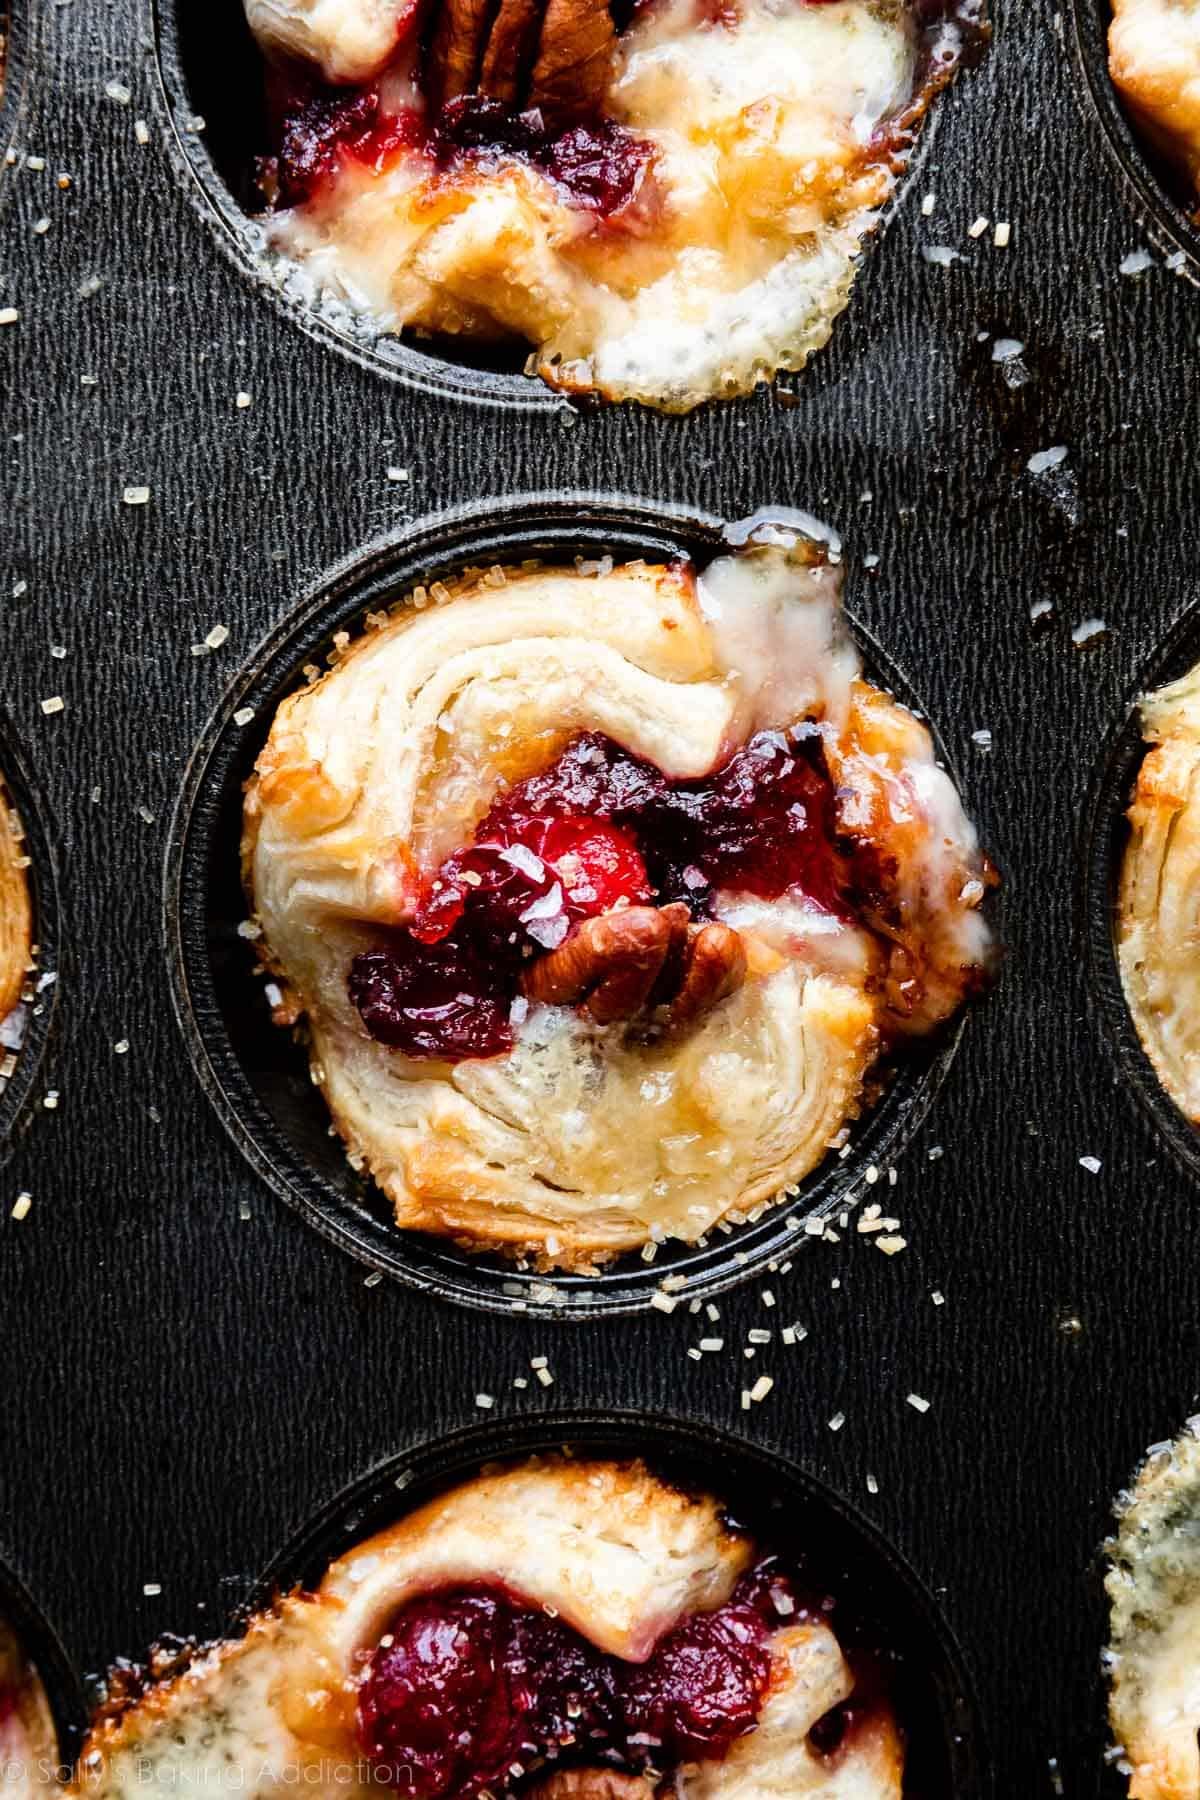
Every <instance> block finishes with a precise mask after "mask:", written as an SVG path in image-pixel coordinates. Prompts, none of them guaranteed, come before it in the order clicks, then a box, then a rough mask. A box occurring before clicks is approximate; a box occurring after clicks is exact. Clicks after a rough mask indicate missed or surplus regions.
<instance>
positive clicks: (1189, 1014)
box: [1117, 669, 1200, 1124]
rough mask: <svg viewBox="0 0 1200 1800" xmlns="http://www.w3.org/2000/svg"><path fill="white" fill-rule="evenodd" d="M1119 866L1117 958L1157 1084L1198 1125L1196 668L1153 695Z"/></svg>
mask: <svg viewBox="0 0 1200 1800" xmlns="http://www.w3.org/2000/svg"><path fill="white" fill-rule="evenodd" d="M1142 728H1143V731H1144V733H1145V736H1146V738H1147V740H1148V741H1149V743H1150V744H1151V746H1152V748H1151V749H1150V752H1149V754H1148V755H1147V756H1146V758H1145V760H1144V762H1143V763H1142V766H1141V769H1140V770H1139V772H1138V778H1137V784H1136V786H1135V789H1134V795H1133V801H1132V804H1131V805H1130V808H1129V824H1130V834H1129V842H1128V844H1127V846H1126V849H1125V855H1124V859H1123V862H1122V867H1121V882H1120V893H1119V898H1118V913H1117V952H1118V960H1119V963H1120V969H1121V981H1122V984H1123V986H1124V989H1125V996H1126V999H1127V1000H1128V1002H1129V1008H1130V1011H1131V1013H1132V1015H1133V1021H1134V1024H1135V1026H1136V1028H1137V1032H1138V1036H1139V1037H1140V1039H1141V1041H1142V1045H1143V1048H1144V1049H1145V1051H1146V1054H1147V1056H1148V1057H1149V1058H1150V1060H1151V1062H1152V1063H1153V1065H1154V1068H1155V1072H1156V1073H1157V1075H1158V1078H1159V1080H1160V1081H1161V1082H1162V1084H1163V1086H1164V1087H1165V1088H1166V1090H1167V1092H1168V1093H1169V1094H1170V1096H1171V1098H1172V1099H1173V1100H1174V1102H1175V1104H1176V1105H1177V1106H1178V1107H1179V1108H1180V1110H1181V1112H1183V1113H1184V1115H1185V1116H1186V1117H1187V1118H1189V1119H1190V1120H1191V1121H1192V1122H1193V1123H1194V1124H1195V1123H1200V930H1198V921H1200V669H1192V670H1190V671H1189V672H1188V674H1186V675H1185V676H1183V678H1182V679H1181V680H1179V681H1177V682H1174V683H1172V684H1171V685H1170V686H1169V687H1165V688H1162V689H1161V690H1160V691H1159V692H1158V693H1155V694H1150V695H1148V696H1147V697H1146V699H1145V700H1144V701H1143V703H1142Z"/></svg>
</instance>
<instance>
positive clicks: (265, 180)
mask: <svg viewBox="0 0 1200 1800" xmlns="http://www.w3.org/2000/svg"><path fill="white" fill-rule="evenodd" d="M267 118H268V128H269V133H270V138H271V141H272V143H274V144H275V145H277V146H278V148H277V150H276V154H275V155H274V156H270V157H263V158H261V159H260V161H259V164H258V182H259V186H260V187H261V188H262V190H263V192H264V193H265V194H267V195H268V196H269V197H270V198H271V199H276V198H277V199H278V200H279V201H280V203H281V204H282V205H284V206H299V205H302V204H303V203H304V201H306V200H311V199H312V198H313V196H314V195H315V194H317V193H319V192H320V190H321V189H322V188H323V187H325V186H326V185H327V184H328V183H329V182H330V181H332V180H333V178H334V176H335V175H336V174H337V172H338V169H339V168H340V167H341V165H342V163H343V162H345V161H347V160H349V161H353V162H358V163H362V164H363V165H364V166H366V167H369V168H374V169H375V170H377V171H378V170H381V169H382V168H383V166H384V164H385V163H386V161H387V159H388V158H389V156H391V155H392V154H393V153H394V152H395V151H397V150H400V149H414V148H417V147H418V146H421V145H423V144H424V141H425V136H426V132H425V124H424V120H423V118H422V116H421V114H420V113H419V112H416V111H414V110H413V109H411V108H408V109H402V110H400V111H392V110H388V109H387V108H386V107H385V106H384V104H383V100H382V98H381V95H380V90H379V88H378V86H374V87H333V86H331V85H330V84H329V83H327V82H323V81H321V80H320V79H319V77H317V76H315V75H312V74H310V73H309V72H308V70H306V69H304V68H301V67H300V66H299V65H297V64H288V65H287V67H286V68H276V67H271V68H270V69H269V70H268V73H267Z"/></svg>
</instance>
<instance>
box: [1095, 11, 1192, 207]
mask: <svg viewBox="0 0 1200 1800" xmlns="http://www.w3.org/2000/svg"><path fill="white" fill-rule="evenodd" d="M1108 62H1109V69H1110V71H1111V73H1112V78H1113V81H1114V82H1115V84H1116V86H1117V88H1118V89H1119V90H1120V92H1121V94H1122V96H1123V98H1124V100H1125V102H1126V104H1127V105H1128V107H1129V109H1130V111H1131V112H1132V113H1133V115H1134V117H1135V119H1136V120H1137V123H1138V124H1139V125H1140V126H1141V128H1142V130H1143V131H1144V132H1145V133H1146V135H1147V137H1148V138H1149V139H1150V140H1151V142H1152V143H1153V144H1154V145H1155V146H1156V147H1157V148H1158V149H1159V150H1160V151H1162V152H1163V154H1164V155H1165V156H1168V157H1170V159H1171V160H1172V161H1173V162H1175V163H1177V164H1178V165H1179V166H1180V168H1181V169H1182V170H1183V173H1184V174H1185V175H1186V177H1187V179H1188V182H1189V184H1190V185H1191V186H1192V187H1193V188H1194V189H1196V190H1197V194H1198V195H1200V4H1198V3H1197V0H1113V8H1112V24H1111V26H1110V28H1109V34H1108Z"/></svg>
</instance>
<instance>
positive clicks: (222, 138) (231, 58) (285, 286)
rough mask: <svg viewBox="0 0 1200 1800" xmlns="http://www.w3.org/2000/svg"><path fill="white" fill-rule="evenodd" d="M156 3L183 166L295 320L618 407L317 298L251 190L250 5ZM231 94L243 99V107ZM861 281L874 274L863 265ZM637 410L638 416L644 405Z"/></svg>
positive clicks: (431, 361) (429, 367) (441, 374)
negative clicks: (227, 124)
mask: <svg viewBox="0 0 1200 1800" xmlns="http://www.w3.org/2000/svg"><path fill="white" fill-rule="evenodd" d="M149 4H150V5H151V7H152V14H153V32H154V41H155V46H156V51H157V66H158V73H159V83H160V88H159V97H160V99H161V102H162V105H163V109H164V112H165V114H166V120H167V129H168V139H169V144H170V148H171V155H172V162H173V165H174V167H175V169H176V171H177V172H178V173H179V175H180V176H181V177H182V178H183V181H184V183H185V186H186V187H187V189H188V191H189V193H190V196H191V198H192V200H193V201H194V202H195V203H197V204H198V206H199V210H200V212H201V214H202V215H203V217H204V219H205V222H206V223H207V224H208V226H209V227H210V228H211V229H212V230H213V232H214V235H215V237H216V240H217V242H218V244H219V245H220V247H221V249H222V251H223V252H224V253H225V254H226V255H227V256H229V257H231V258H232V260H233V262H234V263H235V265H236V266H237V267H238V269H239V270H240V271H241V272H242V274H244V275H246V276H248V277H250V278H251V279H252V280H253V281H254V283H255V284H256V285H257V286H258V287H259V288H261V289H262V290H263V291H264V293H265V294H267V295H268V296H269V297H270V299H271V300H272V301H273V302H274V303H275V305H276V306H278V307H279V308H280V309H281V310H282V312H283V313H284V314H285V315H286V316H287V318H288V319H289V320H290V321H291V322H292V323H293V324H295V325H297V326H299V327H300V329H301V330H303V331H306V332H308V333H310V334H311V335H313V336H314V337H316V338H317V339H319V340H320V341H322V342H323V343H325V344H327V345H329V346H331V347H334V348H336V349H337V350H338V351H340V352H341V353H342V354H343V355H345V356H349V357H350V358H352V359H353V360H354V361H355V362H357V363H359V364H360V365H361V366H363V367H364V368H368V369H371V370H373V371H374V372H375V373H377V374H380V375H384V376H388V377H391V378H392V379H394V380H398V381H401V382H404V383H405V384H406V385H407V386H410V387H412V388H415V389H417V390H418V391H420V392H423V393H425V394H427V395H429V396H431V397H434V398H439V399H443V400H452V401H454V400H457V401H466V402H469V403H474V404H476V405H479V406H485V407H496V408H501V409H504V410H507V411H509V412H531V413H541V414H550V415H553V414H555V413H559V414H561V413H562V412H564V411H567V412H570V411H573V410H574V409H576V408H579V407H581V406H582V407H591V406H593V405H605V404H607V403H606V402H604V401H602V400H600V399H599V398H598V397H597V396H594V395H590V394H583V395H569V394H567V393H565V392H560V391H558V390H555V389H553V388H550V387H549V386H547V385H546V384H545V383H544V382H543V381H542V380H541V379H540V377H537V376H530V375H528V374H526V373H524V365H525V363H526V361H527V360H528V358H529V355H530V353H531V352H532V350H533V349H534V346H533V345H532V344H528V343H526V342H525V341H524V340H518V341H514V342H513V343H512V344H510V345H506V346H503V347H501V348H500V349H498V350H496V351H494V352H491V353H489V350H488V348H487V346H484V345H481V344H479V343H477V342H472V341H471V340H470V339H466V338H464V340H463V341H462V343H461V344H456V343H455V342H453V341H452V340H449V339H444V338H439V339H431V338H430V339H423V338H422V337H421V335H420V334H418V333H416V332H406V333H405V334H404V335H403V336H402V337H395V336H391V335H389V334H386V333H377V332H374V331H372V329H371V327H370V324H369V321H365V320H364V319H362V318H360V317H358V316H356V315H355V313H354V310H353V309H352V308H351V307H350V306H349V305H348V304H347V303H346V302H344V301H342V300H340V299H338V298H336V297H334V296H332V295H330V294H329V293H321V292H318V291H316V290H315V289H314V287H313V286H312V284H311V283H310V282H309V280H308V279H307V277H306V275H305V273H304V271H303V269H302V267H301V266H300V265H299V264H297V263H295V262H293V261H291V260H289V259H287V258H285V257H283V256H281V255H279V254H278V253H276V252H274V251H272V250H271V248H270V246H269V244H268V241H267V236H266V232H265V229H264V220H265V219H266V216H267V215H266V209H265V205H264V206H262V208H261V213H260V211H259V206H258V202H257V199H256V197H255V195H254V194H253V192H252V191H251V189H252V174H251V170H252V163H253V157H254V154H255V153H256V148H257V146H256V144H255V143H254V142H252V141H251V139H250V138H247V137H246V136H245V135H244V134H245V133H246V132H247V131H248V130H249V129H250V121H251V120H252V119H253V118H254V117H255V112H256V106H257V104H258V100H259V95H260V93H261V80H262V75H261V71H262V57H261V53H260V52H259V50H258V48H257V46H256V44H255V43H254V40H253V38H252V36H251V34H250V31H249V29H248V27H247V25H246V22H245V18H244V15H243V11H242V5H241V0H149ZM980 51H981V46H972V47H971V49H970V52H969V54H968V56H967V58H966V59H965V60H966V62H967V63H968V65H970V64H973V63H974V62H975V61H977V60H978V56H979V54H980ZM963 73H965V71H963ZM231 93H232V94H233V95H234V96H235V102H236V103H235V104H234V105H232V106H231V105H230V95H231ZM943 105H944V99H942V98H940V97H939V99H938V100H937V102H936V103H935V104H934V106H933V107H932V108H931V110H930V114H929V116H928V117H927V118H926V119H925V120H924V122H923V124H922V127H921V131H920V134H919V136H918V138H917V142H916V144H915V146H914V147H913V149H912V150H911V152H910V153H909V156H908V159H907V162H906V165H905V168H904V173H903V177H902V179H900V180H899V181H898V182H897V185H896V188H895V191H894V193H893V194H892V195H891V197H890V198H889V199H888V201H887V203H886V204H885V205H884V206H883V207H882V208H881V209H880V212H879V217H878V220H877V223H876V226H875V229H874V231H873V232H872V233H871V234H870V236H869V238H868V241H867V244H866V245H865V247H864V251H863V262H869V261H870V259H871V252H872V250H873V248H874V246H875V245H876V244H877V242H878V240H879V239H880V238H881V237H882V235H883V233H884V232H885V230H886V229H887V226H888V224H889V223H890V221H891V220H892V218H893V217H894V215H895V212H896V210H897V208H898V207H899V206H900V205H901V204H902V202H903V198H904V195H905V194H906V192H907V191H908V190H909V188H910V187H911V185H912V184H913V182H914V181H915V180H916V179H917V177H918V174H919V171H920V169H921V168H922V166H923V164H924V163H925V161H926V159H927V158H928V157H929V156H930V155H931V153H932V149H933V144H934V140H935V138H936V136H937V132H938V126H939V121H940V119H941V116H942V110H943ZM222 113H224V114H225V115H226V116H227V117H228V116H229V115H231V116H232V119H233V121H234V123H233V127H232V132H231V133H230V132H227V131H221V132H220V133H219V141H218V142H217V147H216V148H215V149H214V148H213V147H212V145H213V142H214V138H213V131H214V128H215V127H217V126H218V125H219V124H220V116H221V114H222ZM231 138H232V141H231ZM238 189H240V190H241V192H240V194H239V193H238V192H237V191H236V190H238ZM858 278H859V279H860V280H861V279H864V278H865V277H864V275H863V274H862V273H861V264H860V275H859V277H858ZM819 354H820V355H821V356H822V357H823V358H825V359H828V358H830V357H832V356H833V355H835V354H836V349H835V348H834V347H828V346H827V347H826V349H825V350H824V351H822V352H821V353H819ZM798 379H800V378H798V377H796V376H795V375H790V374H788V373H787V372H786V371H784V372H781V373H780V375H779V376H777V377H776V380H775V383H774V385H775V386H777V387H778V389H779V391H780V392H781V393H782V394H784V395H785V396H786V397H787V398H789V399H791V398H793V397H794V392H795V387H796V383H797V381H798ZM709 404H710V406H719V405H721V404H723V403H722V402H720V401H712V402H709ZM732 404H735V405H736V404H738V402H737V401H734V402H732ZM628 405H629V409H630V410H638V408H637V404H636V403H634V402H630V403H628Z"/></svg>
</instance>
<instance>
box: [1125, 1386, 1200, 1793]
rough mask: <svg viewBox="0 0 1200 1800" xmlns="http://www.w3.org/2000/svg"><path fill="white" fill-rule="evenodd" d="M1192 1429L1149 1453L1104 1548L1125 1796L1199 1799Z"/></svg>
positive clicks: (1197, 1532) (1199, 1612)
mask: <svg viewBox="0 0 1200 1800" xmlns="http://www.w3.org/2000/svg"><path fill="white" fill-rule="evenodd" d="M1198 1430H1200V1419H1191V1420H1189V1421H1188V1425H1187V1429H1186V1430H1185V1431H1184V1433H1183V1434H1182V1436H1180V1437H1179V1438H1177V1439H1176V1440H1175V1442H1174V1443H1170V1444H1161V1445H1158V1446H1156V1447H1155V1448H1154V1449H1153V1450H1152V1451H1151V1452H1150V1455H1149V1456H1148V1458H1147V1460H1146V1462H1145V1464H1144V1466H1143V1467H1142V1469H1141V1471H1140V1473H1139V1474H1138V1477H1137V1480H1136V1482H1135V1483H1134V1486H1133V1489H1132V1491H1131V1492H1130V1493H1128V1494H1125V1495H1123V1496H1122V1500H1121V1505H1120V1509H1119V1512H1118V1520H1117V1532H1116V1535H1115V1537H1114V1538H1113V1540H1112V1542H1111V1544H1110V1545H1109V1552H1110V1559H1111V1560H1110V1565H1109V1571H1108V1575H1107V1578H1106V1584H1105V1585H1106V1586H1107V1588H1108V1597H1109V1602H1110V1606H1111V1611H1112V1641H1111V1646H1110V1650H1109V1656H1108V1661H1109V1671H1110V1680H1111V1694H1110V1700H1109V1717H1110V1721H1111V1724H1112V1730H1113V1735H1114V1738H1115V1739H1116V1743H1117V1747H1118V1749H1119V1750H1120V1751H1121V1752H1122V1753H1123V1759H1124V1764H1125V1765H1127V1768H1128V1775H1129V1794H1130V1800H1200V1749H1198V1748H1197V1737H1198V1734H1200V1437H1198V1436H1197V1432H1198Z"/></svg>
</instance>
